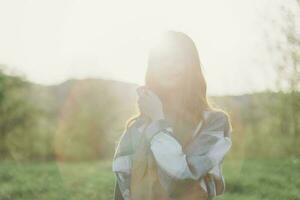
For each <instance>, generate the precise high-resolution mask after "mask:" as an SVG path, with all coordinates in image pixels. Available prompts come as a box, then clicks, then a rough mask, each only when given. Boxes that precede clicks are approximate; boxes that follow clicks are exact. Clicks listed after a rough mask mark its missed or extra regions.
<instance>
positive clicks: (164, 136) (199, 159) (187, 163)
mask: <svg viewBox="0 0 300 200" xmlns="http://www.w3.org/2000/svg"><path fill="white" fill-rule="evenodd" d="M226 123H229V121H228V119H227V118H220V117H219V119H218V120H214V121H213V122H211V123H210V124H208V125H209V127H210V129H208V132H207V134H205V132H204V133H202V134H201V135H200V138H201V139H202V140H201V139H200V140H199V141H202V142H203V144H202V145H201V144H199V145H201V146H204V145H208V144H209V143H210V145H211V147H210V148H209V151H208V152H205V153H204V151H203V152H202V153H201V151H199V152H198V153H199V154H193V155H186V154H185V153H184V152H183V150H182V147H181V145H180V143H179V142H178V141H177V140H176V139H175V138H174V136H173V129H172V127H171V126H170V125H166V124H167V122H165V120H164V119H161V120H155V121H153V122H152V124H150V126H152V130H148V131H147V133H146V134H147V135H148V139H149V142H150V144H151V146H150V148H151V151H152V153H153V155H154V157H155V159H156V161H157V164H158V167H160V168H161V169H162V171H164V172H165V173H168V175H170V176H171V177H173V178H175V179H179V180H181V179H193V180H198V179H200V178H201V177H202V176H203V175H205V174H206V173H208V172H209V171H210V170H211V169H212V168H213V167H214V166H216V165H217V164H219V163H220V162H221V161H222V160H223V158H224V156H225V154H226V153H227V151H228V150H229V149H230V147H231V139H230V137H225V135H229V134H228V133H226V134H225V132H226V131H228V130H226V127H227V124H226ZM222 124H223V126H222Z"/></svg>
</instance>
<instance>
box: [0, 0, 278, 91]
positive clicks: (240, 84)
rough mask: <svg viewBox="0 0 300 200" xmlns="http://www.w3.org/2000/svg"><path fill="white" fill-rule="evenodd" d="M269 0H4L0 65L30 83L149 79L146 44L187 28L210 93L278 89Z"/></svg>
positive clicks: (0, 14)
mask: <svg viewBox="0 0 300 200" xmlns="http://www.w3.org/2000/svg"><path fill="white" fill-rule="evenodd" d="M274 2H275V1H271V0H243V1H241V0H227V1H222V0H209V1H208V0H206V1H205V0H196V1H189V0H187V1H176V0H164V1H162V0H151V1H146V0H135V1H134V0H127V1H114V0H109V1H101V0H84V1H83V0H82V1H79V0H48V1H45V0H19V1H18V0H0V64H4V65H6V66H7V69H8V71H9V73H18V74H22V75H23V76H25V77H26V78H27V79H29V80H30V81H32V82H35V83H40V84H45V85H52V84H59V83H61V82H63V81H65V80H68V79H70V78H80V79H81V78H105V79H114V80H121V81H127V82H132V83H137V84H143V83H144V75H145V71H146V67H147V64H146V63H147V54H148V49H149V47H150V46H151V44H153V42H155V38H156V37H157V36H158V35H159V34H160V33H161V32H163V31H166V30H175V31H181V32H184V33H186V34H187V35H188V36H190V37H191V38H192V39H193V41H194V42H195V44H196V46H197V49H198V51H199V56H200V59H201V62H202V63H203V73H204V76H205V79H206V81H207V85H208V89H207V90H208V94H209V95H226V94H228V95H239V94H244V93H251V92H255V91H261V90H264V89H272V88H274V80H275V74H274V72H273V69H272V64H271V62H270V55H269V54H268V52H267V50H266V44H265V35H266V29H265V23H267V20H266V19H265V18H266V16H267V17H268V15H269V14H270V15H271V14H272V12H274V9H272V8H273V7H275V6H276V4H275V3H274Z"/></svg>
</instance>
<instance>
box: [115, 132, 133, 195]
mask: <svg viewBox="0 0 300 200" xmlns="http://www.w3.org/2000/svg"><path fill="white" fill-rule="evenodd" d="M132 152H133V149H132V145H131V135H130V131H129V129H127V130H125V131H124V132H123V134H122V135H121V137H120V141H119V143H118V145H117V148H116V151H115V154H114V158H113V162H112V171H113V172H114V173H115V175H116V184H115V189H114V199H115V200H130V179H131V174H130V169H131V166H132Z"/></svg>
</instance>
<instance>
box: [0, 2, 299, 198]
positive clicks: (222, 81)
mask: <svg viewBox="0 0 300 200" xmlns="http://www.w3.org/2000/svg"><path fill="white" fill-rule="evenodd" d="M166 30H176V31H182V32H184V33H186V34H187V35H189V36H190V37H191V38H192V39H193V40H194V42H195V44H196V45H197V48H198V50H199V56H200V59H201V62H202V64H203V72H204V76H205V78H206V81H207V84H208V95H209V100H210V101H211V102H212V104H213V105H215V107H217V108H221V109H224V110H226V111H227V112H228V113H229V115H230V116H231V121H232V126H233V133H232V137H233V146H232V149H231V151H230V153H229V154H228V155H227V157H226V159H225V162H224V165H223V169H224V175H225V179H226V193H225V194H224V195H222V196H221V197H218V198H217V199H222V200H226V199H231V200H234V199H239V200H246V199H247V200H248V199H249V200H250V199H251V200H253V199H272V200H275V199H280V200H284V199H287V200H294V199H300V190H299V188H300V170H299V169H300V148H299V146H300V93H299V89H300V1H299V0H286V1H280V0H272V1H271V0H244V1H238V0H227V1H217V0H210V1H207V0H197V1H174V0H173V1H168V0H166V1H154V0H153V1H145V0H140V1H134V0H130V1H96V0H95V1H93V0H86V1H80V0H51V1H50V0H48V1H47V0H10V1H8V0H0V199H1V200H10V199H13V200H15V199H104V200H106V199H112V198H113V189H114V184H115V177H114V174H113V173H112V171H111V162H112V156H113V153H114V150H115V146H116V142H117V140H118V138H119V137H120V135H121V134H122V133H123V131H124V128H125V123H126V121H127V119H128V118H130V117H131V116H133V115H135V114H136V113H137V111H138V110H137V106H136V98H137V95H136V92H135V89H136V88H137V87H138V86H139V85H143V84H144V74H145V71H146V67H147V65H146V62H147V53H148V48H149V47H150V45H151V44H153V43H154V42H155V41H156V40H155V39H156V37H157V36H158V35H159V34H160V33H161V32H163V31H166Z"/></svg>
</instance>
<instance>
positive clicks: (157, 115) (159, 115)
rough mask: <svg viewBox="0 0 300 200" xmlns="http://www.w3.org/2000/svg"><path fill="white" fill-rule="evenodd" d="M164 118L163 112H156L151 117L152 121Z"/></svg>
mask: <svg viewBox="0 0 300 200" xmlns="http://www.w3.org/2000/svg"><path fill="white" fill-rule="evenodd" d="M164 119H165V115H164V113H162V112H161V113H158V114H156V115H155V116H153V117H152V120H153V121H158V120H164Z"/></svg>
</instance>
